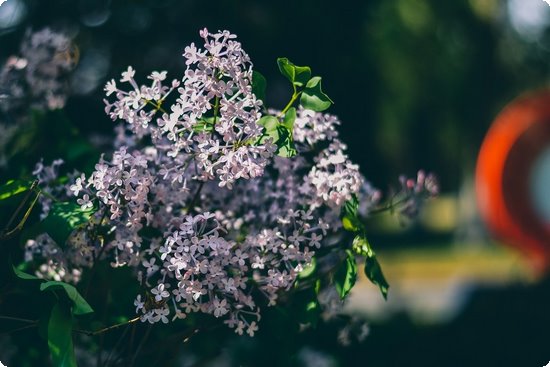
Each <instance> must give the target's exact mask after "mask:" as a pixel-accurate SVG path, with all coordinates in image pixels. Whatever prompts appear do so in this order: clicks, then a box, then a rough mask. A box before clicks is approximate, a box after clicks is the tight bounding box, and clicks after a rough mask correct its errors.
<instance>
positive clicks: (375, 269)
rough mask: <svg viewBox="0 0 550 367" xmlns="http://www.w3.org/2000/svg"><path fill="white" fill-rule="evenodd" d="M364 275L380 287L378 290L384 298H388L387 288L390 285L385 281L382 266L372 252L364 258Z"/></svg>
mask: <svg viewBox="0 0 550 367" xmlns="http://www.w3.org/2000/svg"><path fill="white" fill-rule="evenodd" d="M365 275H366V276H367V278H369V280H370V281H371V282H373V283H374V284H376V285H377V286H378V288H380V292H381V293H382V296H383V297H384V299H388V290H389V288H390V285H389V284H388V282H387V281H386V278H385V277H384V273H382V267H381V266H380V263H378V260H377V259H376V256H375V255H374V253H373V255H372V256H369V257H367V258H366V261H365Z"/></svg>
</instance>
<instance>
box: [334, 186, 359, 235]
mask: <svg viewBox="0 0 550 367" xmlns="http://www.w3.org/2000/svg"><path fill="white" fill-rule="evenodd" d="M358 208H359V200H358V199H357V196H356V195H355V194H353V195H352V197H351V199H350V200H348V201H346V202H345V204H344V205H343V206H342V209H341V211H340V218H342V225H343V226H344V229H345V230H346V231H350V232H359V231H362V230H363V229H364V226H363V224H362V223H361V220H360V219H359V217H358V216H357V210H358Z"/></svg>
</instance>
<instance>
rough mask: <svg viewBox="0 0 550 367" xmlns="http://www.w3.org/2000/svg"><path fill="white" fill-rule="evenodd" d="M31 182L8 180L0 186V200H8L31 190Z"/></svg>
mask: <svg viewBox="0 0 550 367" xmlns="http://www.w3.org/2000/svg"><path fill="white" fill-rule="evenodd" d="M31 185H32V181H28V180H9V181H8V182H6V183H5V184H3V185H2V186H0V200H4V199H7V198H10V197H12V196H14V195H17V194H19V193H21V192H24V191H27V190H28V189H30V188H31Z"/></svg>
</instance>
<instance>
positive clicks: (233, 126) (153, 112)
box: [26, 29, 433, 336]
mask: <svg viewBox="0 0 550 367" xmlns="http://www.w3.org/2000/svg"><path fill="white" fill-rule="evenodd" d="M200 35H201V37H202V38H203V40H204V46H203V47H204V48H199V47H197V46H195V45H194V44H191V45H190V46H188V47H187V48H186V49H185V53H184V55H183V56H184V58H185V63H186V65H187V69H186V70H185V73H184V76H183V77H182V78H180V79H174V80H172V81H170V82H168V83H167V84H165V81H166V80H167V75H166V72H164V71H161V72H153V73H151V74H150V76H149V79H150V82H149V83H148V84H147V85H138V83H137V82H136V80H135V73H136V72H135V70H134V69H133V68H132V67H128V69H127V70H126V71H125V72H123V73H122V78H121V79H120V80H119V81H118V82H117V81H115V80H111V81H109V82H108V83H107V84H106V86H105V92H106V95H107V97H108V98H111V99H112V98H114V100H112V101H111V100H108V99H106V100H105V104H106V113H107V114H108V115H109V116H110V117H111V118H112V119H113V120H123V121H125V126H124V127H123V128H118V130H117V138H116V141H115V143H114V148H115V149H114V152H113V153H112V154H110V155H107V154H105V155H103V156H102V157H101V159H100V160H99V162H98V163H97V165H96V166H95V170H94V171H93V172H92V173H91V174H90V175H87V176H86V175H84V174H80V173H75V174H73V175H72V176H71V177H72V179H71V180H70V182H69V183H67V184H66V186H65V187H64V188H63V190H62V193H57V192H56V193H54V194H57V195H58V197H60V198H62V196H63V195H66V196H65V198H69V197H72V199H71V200H73V201H76V202H77V204H78V205H79V206H80V207H81V210H89V209H90V208H97V210H96V211H95V213H94V215H93V217H92V220H91V221H90V222H89V223H87V224H86V225H84V226H81V227H79V228H77V229H76V230H74V231H73V233H72V234H71V236H70V237H69V239H68V241H67V244H66V246H59V244H55V242H53V240H52V239H51V238H49V236H48V235H46V234H45V235H41V236H39V237H37V238H36V239H35V240H31V241H29V242H28V243H27V247H26V250H27V251H26V259H27V260H29V261H30V260H33V259H34V260H39V259H44V261H43V263H44V264H45V265H44V266H45V267H44V269H42V268H41V269H39V274H40V276H42V277H54V278H56V279H57V278H58V279H64V280H66V281H73V282H76V281H78V279H77V278H78V277H77V275H78V274H80V272H81V271H82V269H83V268H86V267H90V266H92V265H93V263H94V261H96V260H98V261H109V262H110V264H111V265H112V266H113V267H121V266H128V267H132V268H133V269H135V274H136V278H137V281H138V282H139V283H140V285H141V286H142V289H144V291H142V292H141V293H140V294H137V295H136V298H135V302H134V306H135V308H136V312H137V313H138V314H139V315H140V316H141V320H142V321H144V322H150V323H157V322H161V323H167V322H170V321H171V320H175V319H181V318H186V317H187V315H189V314H191V313H195V312H202V313H206V314H210V315H212V316H214V317H216V318H220V319H222V320H223V322H224V323H225V324H226V325H228V326H229V327H231V328H234V330H235V332H236V333H238V334H247V335H250V336H253V335H254V334H255V332H256V331H257V330H258V325H259V322H260V319H261V314H262V309H261V307H262V306H261V305H262V304H266V303H267V304H268V306H273V305H276V304H277V303H278V302H280V300H281V298H282V297H281V296H283V295H284V294H285V293H287V292H289V291H291V290H292V289H293V286H294V285H295V284H296V280H297V278H298V275H299V274H300V272H301V271H302V270H303V269H304V268H305V267H307V266H309V265H310V264H311V263H312V259H313V257H314V256H315V254H316V251H318V250H319V249H320V248H323V247H327V246H333V243H334V242H335V241H334V238H335V237H336V236H337V233H338V231H339V230H341V228H342V224H341V220H340V211H341V208H342V206H343V205H344V204H345V203H346V201H348V200H350V199H352V198H353V197H355V196H356V195H361V194H363V196H364V199H365V200H366V201H367V203H365V204H362V205H363V206H362V208H360V211H361V212H363V213H364V214H366V215H367V214H368V213H369V212H370V211H371V209H372V208H374V207H375V206H376V205H377V204H378V202H379V200H380V197H381V195H380V193H379V192H378V191H376V190H374V189H373V188H372V187H371V186H370V185H369V184H368V182H367V181H366V180H365V179H364V178H363V176H362V175H361V174H360V172H359V168H358V166H357V165H355V164H353V163H352V162H351V160H350V159H349V157H348V156H347V154H346V145H345V144H343V143H342V142H341V141H340V140H339V138H338V132H337V130H336V127H337V125H338V124H339V123H340V122H339V120H338V119H337V118H336V117H335V116H332V115H330V114H323V113H319V112H313V111H309V110H305V109H304V108H301V107H300V108H299V109H298V111H297V119H296V122H295V125H294V128H293V131H292V133H293V138H294V143H295V145H296V150H297V153H298V154H297V155H296V156H294V157H292V158H282V157H279V156H275V155H274V153H275V152H276V150H277V147H276V145H275V144H274V143H275V142H274V141H272V139H271V138H269V139H263V138H264V136H263V134H264V130H263V128H262V126H260V125H259V124H258V120H259V119H260V118H261V117H262V116H263V114H264V113H265V112H263V110H262V109H261V108H262V102H261V101H260V100H259V99H257V97H256V96H255V95H254V94H253V93H252V87H251V79H252V64H251V62H250V59H249V57H248V55H247V54H246V53H245V52H244V50H243V49H242V48H241V44H240V43H239V42H237V41H236V39H235V36H234V35H232V34H230V33H229V32H227V31H223V32H218V33H210V32H208V31H207V30H206V29H205V30H203V31H201V32H200ZM117 83H121V84H123V85H125V86H129V87H128V90H124V89H120V88H119V86H118V84H117ZM268 113H271V114H279V111H268ZM50 171H51V170H50ZM50 171H48V170H47V169H46V168H44V167H43V166H40V169H38V170H37V171H36V173H37V174H38V175H44V174H45V173H48V176H49V172H50ZM42 180H43V179H42ZM406 188H407V190H408V191H407V192H408V193H415V195H416V196H417V197H420V195H421V194H422V193H423V192H424V191H426V190H427V191H433V187H432V181H431V178H424V176H421V177H419V180H418V183H416V184H414V185H413V186H411V187H410V185H409V184H408V183H406ZM75 196H76V198H75ZM45 204H46V211H47V204H48V203H45ZM411 205H412V204H411ZM97 233H102V236H101V238H100V239H99V238H98V236H97V235H96V234H97ZM331 239H332V240H331ZM75 272H76V273H75ZM75 274H76V275H75ZM258 295H260V296H261V298H262V299H261V300H260V299H258ZM326 295H327V297H324V296H321V297H320V298H322V300H321V299H320V301H322V302H321V303H322V304H323V305H325V307H326V311H327V313H331V312H332V309H337V308H338V305H336V304H335V299H336V298H337V294H336V292H335V291H333V292H332V293H330V292H326ZM335 295H336V298H335ZM324 298H326V299H324Z"/></svg>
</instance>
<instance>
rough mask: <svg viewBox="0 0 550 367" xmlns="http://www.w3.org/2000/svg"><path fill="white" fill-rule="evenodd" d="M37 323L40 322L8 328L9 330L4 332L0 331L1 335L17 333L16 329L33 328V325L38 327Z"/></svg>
mask: <svg viewBox="0 0 550 367" xmlns="http://www.w3.org/2000/svg"><path fill="white" fill-rule="evenodd" d="M37 325H38V323H34V324H30V325H25V326H21V327H18V328H17V329H12V330H8V331H4V332H2V333H0V335H7V334H11V333H15V332H16V331H21V330H27V329H31V328H33V327H36V326H37Z"/></svg>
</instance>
